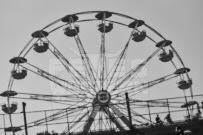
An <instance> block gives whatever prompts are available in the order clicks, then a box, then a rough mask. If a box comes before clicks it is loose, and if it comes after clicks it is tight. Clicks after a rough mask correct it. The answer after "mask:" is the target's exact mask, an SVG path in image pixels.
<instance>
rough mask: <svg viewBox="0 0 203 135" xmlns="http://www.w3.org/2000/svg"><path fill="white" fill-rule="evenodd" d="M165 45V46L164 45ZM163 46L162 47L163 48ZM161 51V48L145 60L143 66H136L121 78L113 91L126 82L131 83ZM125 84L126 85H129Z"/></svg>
mask: <svg viewBox="0 0 203 135" xmlns="http://www.w3.org/2000/svg"><path fill="white" fill-rule="evenodd" d="M163 45H164V44H163ZM163 45H162V46H163ZM160 50H161V47H160V48H158V49H156V50H155V51H154V52H153V53H152V54H151V55H150V56H149V57H148V58H147V59H145V60H144V61H143V62H142V63H141V64H139V65H138V66H136V67H135V68H134V69H132V70H130V71H129V72H128V73H126V74H124V75H123V76H122V77H120V78H119V80H120V81H119V82H117V84H116V85H115V87H114V88H113V89H112V91H116V90H117V89H118V88H120V86H121V85H124V84H125V82H127V84H128V83H129V82H130V79H132V78H133V77H135V75H136V74H137V73H138V72H139V71H140V70H141V69H142V68H143V67H144V66H145V65H146V64H147V63H148V62H149V61H150V60H151V59H152V58H153V57H154V56H155V55H156V54H157V53H158V52H159V51H160ZM127 84H125V85H127Z"/></svg>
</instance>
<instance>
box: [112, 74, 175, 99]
mask: <svg viewBox="0 0 203 135" xmlns="http://www.w3.org/2000/svg"><path fill="white" fill-rule="evenodd" d="M175 77H178V75H175V74H174V73H172V74H169V75H165V76H163V77H160V78H157V79H154V80H152V81H149V82H145V83H140V84H136V85H131V86H126V87H121V88H119V89H118V91H117V92H116V91H115V92H116V93H112V95H113V96H112V97H113V98H116V97H119V96H122V95H124V94H125V93H126V92H128V93H129V96H130V97H132V96H133V95H135V94H138V93H140V92H142V91H144V90H146V89H148V88H150V87H152V86H155V85H156V84H160V83H162V82H165V81H168V80H170V79H173V78H175ZM114 96H115V97H114Z"/></svg>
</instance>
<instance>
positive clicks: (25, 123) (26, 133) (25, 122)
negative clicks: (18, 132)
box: [22, 102, 28, 135]
mask: <svg viewBox="0 0 203 135" xmlns="http://www.w3.org/2000/svg"><path fill="white" fill-rule="evenodd" d="M22 104H23V116H24V125H25V135H28V132H27V120H26V112H25V106H26V103H25V102H23V103H22Z"/></svg>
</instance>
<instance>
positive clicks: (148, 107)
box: [147, 102, 152, 123]
mask: <svg viewBox="0 0 203 135" xmlns="http://www.w3.org/2000/svg"><path fill="white" fill-rule="evenodd" d="M147 108H148V112H149V120H150V123H152V118H151V112H150V108H149V102H147Z"/></svg>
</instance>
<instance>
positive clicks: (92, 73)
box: [75, 35, 99, 92]
mask: <svg viewBox="0 0 203 135" xmlns="http://www.w3.org/2000/svg"><path fill="white" fill-rule="evenodd" d="M75 41H76V44H77V47H78V49H79V52H80V56H81V59H82V62H83V65H84V68H85V70H86V72H87V75H88V78H89V79H90V80H91V83H92V85H93V87H94V88H97V89H99V87H98V84H97V81H96V76H97V75H96V73H95V69H94V68H93V66H92V64H91V62H90V59H89V57H88V56H87V53H86V51H85V49H84V47H83V45H82V42H81V40H80V38H79V35H77V36H76V37H75ZM94 91H95V92H96V90H94Z"/></svg>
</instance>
